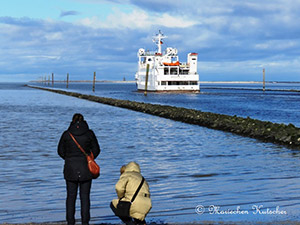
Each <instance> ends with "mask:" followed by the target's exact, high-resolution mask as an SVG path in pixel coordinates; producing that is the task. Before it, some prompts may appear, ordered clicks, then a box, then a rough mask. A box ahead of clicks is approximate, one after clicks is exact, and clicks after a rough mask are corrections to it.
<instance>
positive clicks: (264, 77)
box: [263, 68, 266, 91]
mask: <svg viewBox="0 0 300 225" xmlns="http://www.w3.org/2000/svg"><path fill="white" fill-rule="evenodd" d="M265 90H266V75H265V68H263V91H265Z"/></svg>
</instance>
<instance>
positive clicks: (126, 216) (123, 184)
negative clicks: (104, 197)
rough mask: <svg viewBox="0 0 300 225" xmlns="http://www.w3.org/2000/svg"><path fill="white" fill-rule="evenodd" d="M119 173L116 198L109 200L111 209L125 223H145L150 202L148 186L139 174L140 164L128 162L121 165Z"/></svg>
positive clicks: (130, 224) (128, 224)
mask: <svg viewBox="0 0 300 225" xmlns="http://www.w3.org/2000/svg"><path fill="white" fill-rule="evenodd" d="M120 173H121V176H120V179H119V181H118V183H117V184H116V192H117V195H118V199H114V200H113V201H112V202H111V204H110V207H111V209H112V211H113V212H114V213H115V215H116V216H118V217H119V218H120V219H121V220H122V221H123V222H124V223H126V224H127V225H135V224H146V221H145V217H146V215H147V214H148V212H149V211H150V209H151V207H152V204H151V199H150V192H149V186H148V183H147V181H146V180H145V179H144V178H143V176H142V175H141V171H140V166H139V165H138V164H137V163H136V162H130V163H128V164H127V165H126V166H122V167H121V169H120ZM130 202H131V203H130Z"/></svg>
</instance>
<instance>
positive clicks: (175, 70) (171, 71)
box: [170, 68, 178, 75]
mask: <svg viewBox="0 0 300 225" xmlns="http://www.w3.org/2000/svg"><path fill="white" fill-rule="evenodd" d="M170 73H171V74H173V75H175V74H178V70H177V68H171V70H170Z"/></svg>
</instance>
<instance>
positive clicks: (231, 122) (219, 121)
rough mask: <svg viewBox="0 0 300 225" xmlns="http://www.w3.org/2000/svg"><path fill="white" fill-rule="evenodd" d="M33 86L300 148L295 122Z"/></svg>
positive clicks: (299, 135) (299, 137)
mask: <svg viewBox="0 0 300 225" xmlns="http://www.w3.org/2000/svg"><path fill="white" fill-rule="evenodd" d="M28 87H31V88H36V89H41V90H46V91H51V92H54V93H58V94H63V95H68V96H73V97H77V98H80V99H86V100H89V101H94V102H98V103H102V104H107V105H111V106H116V107H121V108H126V109H130V110H134V111H138V112H143V113H147V114H151V115H155V116H159V117H164V118H167V119H172V120H175V121H180V122H184V123H189V124H194V125H199V126H204V127H207V128H212V129H217V130H222V131H228V132H232V133H234V134H238V135H242V136H246V137H251V138H256V139H259V140H263V141H266V142H272V143H277V144H281V145H285V146H289V147H292V148H296V149H300V128H298V127H295V126H294V125H293V124H289V125H285V124H278V123H272V122H268V121H261V120H256V119H251V118H249V117H247V118H242V117H238V116H229V115H223V114H217V113H210V112H201V111H199V110H194V109H186V108H181V107H175V106H168V105H159V104H150V103H143V102H135V101H129V100H119V99H113V98H104V97H98V96H94V95H86V94H80V93H75V92H67V91H63V90H56V89H49V88H43V87H35V86H28Z"/></svg>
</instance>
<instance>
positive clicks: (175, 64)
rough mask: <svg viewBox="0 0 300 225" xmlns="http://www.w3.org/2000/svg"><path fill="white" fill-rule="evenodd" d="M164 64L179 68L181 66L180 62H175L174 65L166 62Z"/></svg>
mask: <svg viewBox="0 0 300 225" xmlns="http://www.w3.org/2000/svg"><path fill="white" fill-rule="evenodd" d="M163 64H164V65H165V66H179V65H180V62H179V61H177V62H173V63H166V62H164V63H163Z"/></svg>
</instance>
